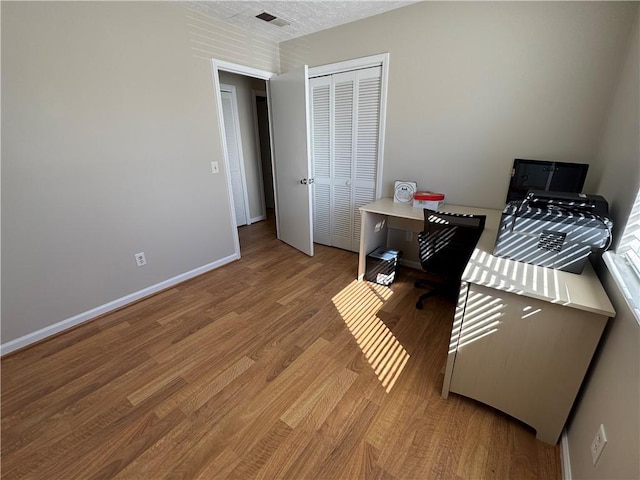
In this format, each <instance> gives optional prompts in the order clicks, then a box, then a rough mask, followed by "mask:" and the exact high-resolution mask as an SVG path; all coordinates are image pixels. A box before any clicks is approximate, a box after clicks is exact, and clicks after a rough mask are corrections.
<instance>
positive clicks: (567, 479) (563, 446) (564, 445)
mask: <svg viewBox="0 0 640 480" xmlns="http://www.w3.org/2000/svg"><path fill="white" fill-rule="evenodd" d="M560 465H561V467H562V480H571V478H572V477H571V460H570V458H569V435H567V429H566V428H564V429H563V430H562V435H561V436H560Z"/></svg>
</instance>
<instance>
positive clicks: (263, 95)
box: [251, 88, 275, 219]
mask: <svg viewBox="0 0 640 480" xmlns="http://www.w3.org/2000/svg"><path fill="white" fill-rule="evenodd" d="M258 97H261V98H264V99H266V100H267V103H268V102H269V97H267V92H266V90H256V89H254V88H252V89H251V109H252V110H253V132H254V134H255V144H256V158H257V159H258V177H259V178H260V195H261V197H260V198H261V200H262V218H263V219H265V218H267V199H266V197H265V192H264V171H263V170H262V151H261V149H260V128H259V121H258V105H257V103H256V102H257V99H258ZM269 137H271V125H269ZM269 145H271V138H269ZM271 165H272V166H271V171H273V158H271ZM274 197H275V192H274ZM274 202H275V198H274Z"/></svg>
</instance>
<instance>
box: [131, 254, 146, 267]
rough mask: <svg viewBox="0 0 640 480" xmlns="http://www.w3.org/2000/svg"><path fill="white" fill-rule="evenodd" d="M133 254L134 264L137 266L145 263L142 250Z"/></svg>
mask: <svg viewBox="0 0 640 480" xmlns="http://www.w3.org/2000/svg"><path fill="white" fill-rule="evenodd" d="M133 256H134V257H135V259H136V265H138V266H139V267H142V266H143V265H146V264H147V259H146V258H144V252H140V253H135V254H134V255H133Z"/></svg>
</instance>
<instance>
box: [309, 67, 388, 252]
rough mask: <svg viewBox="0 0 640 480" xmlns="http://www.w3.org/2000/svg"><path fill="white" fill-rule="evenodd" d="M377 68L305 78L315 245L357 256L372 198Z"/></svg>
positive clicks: (378, 91)
mask: <svg viewBox="0 0 640 480" xmlns="http://www.w3.org/2000/svg"><path fill="white" fill-rule="evenodd" d="M381 79H382V67H378V66H376V67H370V68H364V69H360V70H352V71H348V72H342V73H336V74H332V75H326V76H322V77H316V78H311V79H310V81H309V82H310V89H311V123H312V128H311V139H312V140H311V143H312V152H313V178H314V186H313V212H314V219H313V225H314V242H316V243H320V244H323V245H329V246H334V247H339V248H343V249H346V250H351V251H354V252H357V251H358V249H359V247H360V221H361V216H360V212H359V210H358V208H359V207H361V206H363V205H366V204H367V203H370V202H373V201H374V200H375V199H376V185H377V176H378V153H379V152H378V148H379V134H380V110H381V108H380V107H381Z"/></svg>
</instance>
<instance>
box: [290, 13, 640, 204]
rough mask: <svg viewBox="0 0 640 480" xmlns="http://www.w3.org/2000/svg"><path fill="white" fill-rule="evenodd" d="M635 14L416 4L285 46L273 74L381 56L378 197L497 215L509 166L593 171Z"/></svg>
mask: <svg viewBox="0 0 640 480" xmlns="http://www.w3.org/2000/svg"><path fill="white" fill-rule="evenodd" d="M635 6H636V5H635V3H634V2H632V3H624V2H610V3H609V2H420V3H417V4H414V5H411V6H408V7H405V8H402V9H398V10H395V11H392V12H389V13H385V14H382V15H378V16H376V17H371V18H368V19H364V20H361V21H358V22H354V23H350V24H347V25H343V26H340V27H337V28H333V29H330V30H326V31H324V32H319V33H317V34H313V35H308V36H306V37H303V38H300V39H295V40H291V41H288V42H284V43H282V44H281V45H280V51H281V67H282V71H287V70H289V69H291V68H293V67H295V66H297V65H299V64H301V63H303V62H306V63H308V64H309V65H311V66H316V65H322V64H326V63H332V62H336V61H341V60H346V59H349V58H356V57H362V56H365V55H371V54H376V53H383V52H389V53H390V63H389V93H388V104H387V105H388V109H387V115H388V116H387V127H386V140H385V152H384V156H385V167H384V175H383V179H384V191H383V194H384V195H385V196H391V193H392V185H393V181H394V180H396V179H405V180H416V181H417V182H418V184H419V187H420V188H423V189H431V190H435V191H440V192H444V193H445V194H446V195H447V201H448V202H449V203H458V204H469V205H479V206H484V207H494V208H499V207H501V206H502V205H504V199H505V197H506V192H507V185H508V179H509V172H510V168H511V165H512V162H513V159H514V158H532V159H548V160H558V161H569V162H585V163H593V162H594V161H595V152H596V151H597V146H598V141H599V138H600V133H601V130H602V126H603V119H604V117H605V115H606V111H607V108H608V105H609V101H610V98H611V94H612V92H613V89H614V87H615V84H616V79H617V76H618V72H619V70H620V65H621V63H622V59H623V58H622V57H623V54H624V46H625V42H626V40H627V37H628V34H629V31H630V29H631V25H632V21H633V16H634V15H633V12H634V8H635ZM595 184H596V183H595V180H594V177H593V175H591V174H590V175H589V176H588V178H587V190H593V188H595Z"/></svg>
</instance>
